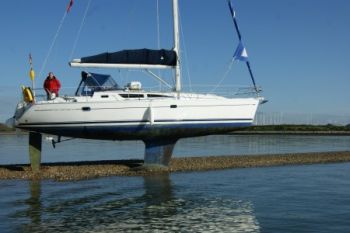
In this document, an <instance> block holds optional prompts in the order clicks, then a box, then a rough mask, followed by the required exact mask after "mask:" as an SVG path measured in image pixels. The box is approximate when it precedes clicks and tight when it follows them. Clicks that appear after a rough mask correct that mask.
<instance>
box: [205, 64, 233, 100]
mask: <svg viewBox="0 0 350 233" xmlns="http://www.w3.org/2000/svg"><path fill="white" fill-rule="evenodd" d="M234 61H235V58H232V59H231V62H230V63H229V64H228V67H227V69H226V71H225V73H224V74H223V75H222V76H221V79H220V81H219V82H218V84H216V86H215V87H214V88H213V89H212V90H211V91H210V92H209V94H212V93H213V92H214V91H215V90H216V89H217V88H218V87H219V86H220V85H221V83H222V82H223V81H224V80H225V79H226V77H227V75H228V73H229V72H230V71H231V69H232V66H233V63H234Z"/></svg>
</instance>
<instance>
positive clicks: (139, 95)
mask: <svg viewBox="0 0 350 233" xmlns="http://www.w3.org/2000/svg"><path fill="white" fill-rule="evenodd" d="M119 95H120V96H121V97H123V98H144V95H143V94H119Z"/></svg>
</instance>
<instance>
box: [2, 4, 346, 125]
mask: <svg viewBox="0 0 350 233" xmlns="http://www.w3.org/2000/svg"><path fill="white" fill-rule="evenodd" d="M68 2H69V1H68V0H56V1H47V0H31V1H24V0H22V1H20V0H11V1H2V2H1V8H2V12H1V14H0V28H1V31H2V32H1V36H0V51H1V53H0V68H1V84H0V106H1V108H0V121H5V119H7V118H9V117H11V116H12V114H13V112H14V108H15V104H16V102H17V101H18V99H19V98H20V85H21V84H25V85H30V80H29V77H28V71H29V64H28V54H29V52H31V53H32V56H33V63H34V69H35V71H36V74H37V75H38V74H39V72H40V70H41V67H42V64H43V62H44V59H45V57H46V55H47V52H48V50H49V47H50V45H51V42H52V40H53V37H54V35H55V33H56V30H57V28H58V25H59V23H60V20H61V18H62V16H63V14H64V12H65V10H66V7H67V4H68ZM156 2H157V1H156V0H143V1H141V0H92V2H91V6H90V8H89V12H88V16H87V19H86V22H85V24H84V27H83V29H82V32H81V35H80V39H79V43H78V45H77V47H76V50H75V52H74V56H73V58H79V57H81V56H87V55H93V54H97V53H101V52H105V51H110V52H112V51H117V50H122V49H133V48H155V49H156V48H157V46H158V45H157V21H156V18H157V13H156V12H157V11H156ZM159 2H160V3H159V4H160V5H159V6H160V43H161V47H164V48H171V47H172V43H173V40H172V22H171V1H170V0H159ZM179 2H180V11H181V21H182V22H181V26H182V30H183V35H184V38H183V39H184V40H183V41H184V42H185V46H186V53H187V56H186V57H184V60H183V64H184V66H185V67H184V72H183V75H184V77H183V83H184V85H188V76H187V67H189V73H190V77H191V82H192V84H193V85H196V84H209V85H215V84H216V83H217V82H219V80H220V79H221V77H222V75H223V73H224V72H225V71H226V67H227V65H228V63H229V61H230V59H231V57H232V55H233V53H234V50H235V48H236V46H237V44H238V39H237V35H236V34H235V31H234V26H233V23H232V20H231V17H230V14H229V10H228V8H227V2H226V0H180V1H179ZM87 3H88V0H75V1H74V5H73V7H72V9H71V12H70V13H69V14H68V15H67V17H66V19H65V21H64V24H63V26H62V29H61V31H60V34H59V36H58V38H57V41H56V43H55V46H54V47H53V50H52V53H51V55H50V57H49V60H48V63H47V65H46V68H45V69H44V71H43V76H41V77H38V76H37V78H36V85H37V86H41V85H42V82H43V80H44V78H45V77H44V76H46V74H47V72H49V71H53V72H54V73H55V74H56V75H57V76H58V78H59V79H60V80H61V83H62V85H63V86H65V87H75V86H77V84H78V82H79V79H80V77H79V73H80V70H79V69H76V68H70V67H69V66H68V59H69V57H70V54H71V52H72V48H73V44H74V41H75V39H76V35H77V32H78V29H79V27H80V22H81V20H82V17H83V13H84V10H85V7H86V5H87ZM233 3H234V5H235V8H236V12H237V18H238V23H239V25H240V29H241V32H242V36H243V41H244V43H245V46H246V48H247V50H248V54H249V59H250V62H251V65H252V68H253V72H254V74H255V77H256V81H257V83H258V85H259V86H262V88H263V90H264V92H263V96H265V97H266V98H267V99H268V100H269V103H268V104H266V105H264V106H262V108H261V110H262V111H266V112H269V111H270V112H298V113H321V114H335V115H350V104H349V100H350V91H349V88H350V70H349V69H350V58H349V54H350V30H349V25H350V14H349V12H350V1H348V0H307V1H303V0H264V1H258V0H236V1H234V2H233ZM183 41H182V42H183ZM182 50H184V46H182ZM186 58H188V59H186ZM91 71H92V70H91ZM95 71H96V70H95ZM98 71H99V72H101V73H110V74H112V75H113V76H114V77H115V79H116V80H117V81H118V82H122V81H124V82H125V81H130V80H137V79H140V81H142V83H143V84H144V86H154V85H156V84H155V82H154V81H152V79H151V78H148V77H145V76H144V75H142V74H139V73H138V72H134V71H131V72H129V73H127V72H125V71H122V72H119V71H117V70H98ZM138 75H139V76H138ZM138 77H139V78H138ZM223 83H224V84H226V85H232V84H239V85H246V84H250V79H249V75H248V72H247V70H246V66H245V64H244V63H238V62H237V63H235V64H234V66H233V70H232V71H231V72H230V73H229V76H228V77H227V78H226V80H225V81H224V82H223ZM71 93H72V91H71Z"/></svg>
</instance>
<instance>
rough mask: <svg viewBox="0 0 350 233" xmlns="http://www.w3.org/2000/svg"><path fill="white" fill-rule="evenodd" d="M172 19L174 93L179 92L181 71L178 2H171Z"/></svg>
mask: <svg viewBox="0 0 350 233" xmlns="http://www.w3.org/2000/svg"><path fill="white" fill-rule="evenodd" d="M173 17H174V49H173V50H174V51H175V53H176V59H177V62H176V66H175V91H176V92H180V91H181V70H180V53H179V51H180V35H179V2H178V0H173Z"/></svg>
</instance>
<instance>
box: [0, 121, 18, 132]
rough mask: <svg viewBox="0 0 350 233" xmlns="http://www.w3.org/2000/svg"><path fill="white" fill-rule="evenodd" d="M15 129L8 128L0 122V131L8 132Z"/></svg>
mask: <svg viewBox="0 0 350 233" xmlns="http://www.w3.org/2000/svg"><path fill="white" fill-rule="evenodd" d="M14 130H15V129H12V128H9V127H7V126H6V125H4V124H2V123H0V131H2V132H9V131H14Z"/></svg>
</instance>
